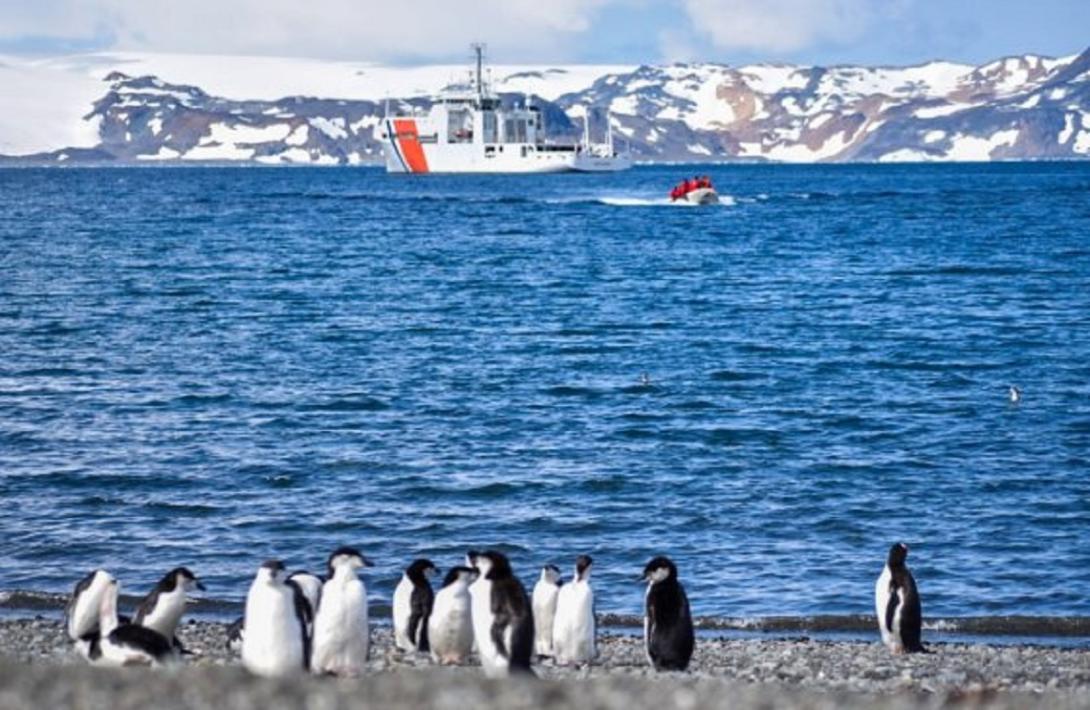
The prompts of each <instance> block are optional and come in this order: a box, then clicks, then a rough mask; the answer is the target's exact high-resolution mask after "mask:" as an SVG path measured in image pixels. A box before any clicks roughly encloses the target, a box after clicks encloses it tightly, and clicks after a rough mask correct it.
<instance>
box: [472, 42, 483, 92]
mask: <svg viewBox="0 0 1090 710" xmlns="http://www.w3.org/2000/svg"><path fill="white" fill-rule="evenodd" d="M473 53H474V54H476V55H477V98H478V99H483V98H484V44H483V43H482V42H474V43H473Z"/></svg>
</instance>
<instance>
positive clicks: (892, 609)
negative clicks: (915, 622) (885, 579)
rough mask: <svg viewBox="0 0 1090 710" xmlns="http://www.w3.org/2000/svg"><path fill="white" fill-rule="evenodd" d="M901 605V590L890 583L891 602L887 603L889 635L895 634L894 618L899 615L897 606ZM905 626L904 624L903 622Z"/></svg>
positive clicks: (886, 625) (886, 624)
mask: <svg viewBox="0 0 1090 710" xmlns="http://www.w3.org/2000/svg"><path fill="white" fill-rule="evenodd" d="M900 603H901V595H900V590H899V589H898V588H897V585H896V584H894V583H893V582H890V585H889V600H888V601H887V602H886V618H885V628H886V631H888V632H889V633H893V618H894V617H895V616H896V615H897V605H898V604H900ZM902 625H903V622H902Z"/></svg>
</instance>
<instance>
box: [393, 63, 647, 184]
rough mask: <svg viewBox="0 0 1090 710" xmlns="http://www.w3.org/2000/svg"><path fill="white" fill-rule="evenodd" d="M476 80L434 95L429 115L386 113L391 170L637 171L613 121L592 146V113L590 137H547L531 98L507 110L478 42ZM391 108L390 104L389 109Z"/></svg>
mask: <svg viewBox="0 0 1090 710" xmlns="http://www.w3.org/2000/svg"><path fill="white" fill-rule="evenodd" d="M473 51H474V55H475V57H476V64H475V68H474V70H473V71H472V72H471V78H470V81H469V82H468V83H467V84H464V85H460V86H452V87H448V88H447V89H445V90H443V91H442V92H440V93H439V95H438V96H436V97H434V99H433V101H432V104H431V107H430V109H428V110H427V112H419V113H418V112H413V113H411V114H409V115H394V116H391V115H389V109H388V108H387V111H386V116H385V117H384V118H383V119H382V121H381V122H380V123H379V124H378V125H377V126H376V137H377V138H378V140H379V142H380V143H381V145H382V151H383V155H384V157H385V160H386V172H388V173H413V174H422V173H561V172H614V171H618V170H626V169H628V168H630V167H632V159H631V157H630V155H629V153H628V151H627V150H626V151H624V152H621V151H618V150H616V149H615V147H614V141H613V129H612V126H611V125H610V123H611V120H610V118H609V117H608V116H607V118H606V129H605V133H606V135H605V140H604V142H599V143H592V142H591V140H590V123H589V120H588V118H587V113H588V112H584V114H583V138H582V140H581V141H578V142H570V141H569V142H557V141H551V140H549V138H548V135H547V133H546V127H545V119H544V115H543V113H542V111H541V110H540V108H539V107H537V106H534V105H533V104H532V102H531V101H530V100H528V99H527V100H526V101H525V103H524V104H522V105H518V104H516V105H514V106H504V104H503V101H502V100H501V98H500V96H499V95H497V94H496V93H494V92H493V91H492V90H491V87H490V86H489V84H488V82H487V81H486V80H485V71H484V45H482V44H474V45H473ZM387 106H388V105H387Z"/></svg>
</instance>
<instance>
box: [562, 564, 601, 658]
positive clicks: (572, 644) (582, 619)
mask: <svg viewBox="0 0 1090 710" xmlns="http://www.w3.org/2000/svg"><path fill="white" fill-rule="evenodd" d="M592 564H593V561H592V560H591V558H590V557H589V556H588V555H580V556H579V557H578V558H577V559H576V561H575V576H574V577H573V578H572V581H571V582H570V583H569V584H565V585H564V586H562V587H560V593H559V594H558V596H557V599H556V619H555V621H554V622H553V648H554V649H555V658H556V662H557V663H558V664H560V665H565V666H567V665H581V664H588V663H590V662H591V661H592V660H594V657H595V656H597V655H598V653H597V649H596V648H595V635H596V631H597V629H596V626H595V619H594V590H593V589H591V586H590V568H591V565H592Z"/></svg>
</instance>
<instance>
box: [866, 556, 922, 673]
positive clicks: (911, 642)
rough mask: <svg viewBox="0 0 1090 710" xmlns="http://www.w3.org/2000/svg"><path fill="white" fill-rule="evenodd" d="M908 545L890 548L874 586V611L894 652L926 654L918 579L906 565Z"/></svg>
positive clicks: (886, 643) (888, 644)
mask: <svg viewBox="0 0 1090 710" xmlns="http://www.w3.org/2000/svg"><path fill="white" fill-rule="evenodd" d="M906 557H908V545H906V544H904V543H903V542H898V543H896V544H895V545H893V547H891V548H889V558H888V559H887V561H886V566H885V567H884V568H883V569H882V574H880V575H879V576H878V581H877V582H876V583H875V585H874V611H875V613H876V614H877V615H878V630H879V631H881V632H882V643H884V644H885V645H886V646H887V647H889V650H890V651H892V652H893V653H897V654H900V653H926V652H927V649H925V648H924V647H923V644H922V643H921V642H920V624H921V620H922V615H921V612H920V595H919V593H918V592H917V591H916V580H915V579H913V578H912V573H911V572H909V571H908V567H906V566H905V558H906Z"/></svg>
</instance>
